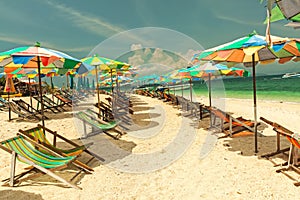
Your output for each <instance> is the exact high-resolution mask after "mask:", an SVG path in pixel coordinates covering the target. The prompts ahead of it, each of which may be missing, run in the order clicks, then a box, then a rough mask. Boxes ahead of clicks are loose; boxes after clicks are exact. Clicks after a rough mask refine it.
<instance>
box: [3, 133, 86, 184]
mask: <svg viewBox="0 0 300 200" xmlns="http://www.w3.org/2000/svg"><path fill="white" fill-rule="evenodd" d="M0 144H1V145H0V148H1V149H3V150H4V151H7V152H8V153H10V154H12V160H11V173H10V178H9V179H8V180H9V185H10V186H14V184H15V183H16V181H18V183H21V182H23V181H25V180H28V179H32V178H33V177H38V176H41V175H43V174H47V175H49V176H51V177H53V178H54V179H56V180H58V181H60V182H62V183H64V184H65V185H67V186H69V187H72V188H76V189H81V188H80V187H78V186H76V185H74V184H72V183H71V182H69V181H67V180H65V179H63V178H62V177H60V176H58V175H56V174H55V173H54V171H58V170H61V169H64V168H66V167H67V165H68V164H69V163H71V162H72V161H73V160H74V159H75V158H76V156H61V155H59V154H55V153H54V152H51V153H53V154H54V155H51V154H50V153H49V154H46V153H44V152H42V151H40V150H38V149H37V148H41V149H43V150H45V151H49V149H47V148H45V147H44V146H43V145H40V144H38V143H35V142H34V141H32V140H28V139H27V138H25V137H23V136H22V135H19V136H16V137H13V138H11V139H8V140H5V141H2V142H0ZM16 159H18V160H19V161H21V162H23V163H26V164H28V165H30V166H32V167H33V168H30V170H29V171H27V172H26V173H21V174H20V175H17V176H15V167H16ZM34 169H37V171H35V172H36V173H34V174H31V175H29V176H28V177H26V178H23V179H21V178H22V177H23V176H24V175H26V174H28V173H29V172H34Z"/></svg>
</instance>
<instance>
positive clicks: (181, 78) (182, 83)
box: [180, 78, 183, 97]
mask: <svg viewBox="0 0 300 200" xmlns="http://www.w3.org/2000/svg"><path fill="white" fill-rule="evenodd" d="M180 80H181V97H183V81H182V78H181V79H180Z"/></svg>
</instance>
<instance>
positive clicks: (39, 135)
mask: <svg viewBox="0 0 300 200" xmlns="http://www.w3.org/2000/svg"><path fill="white" fill-rule="evenodd" d="M19 132H20V133H21V134H22V135H23V136H24V137H25V136H26V137H29V138H30V139H32V140H34V141H36V142H38V143H40V144H42V145H44V146H45V147H47V148H49V149H51V150H52V151H55V152H56V153H59V154H61V155H63V156H79V155H81V154H82V153H83V152H86V153H88V154H90V155H91V156H92V158H91V159H90V160H89V161H88V162H87V163H82V162H81V161H79V160H78V159H76V160H74V161H73V162H74V163H75V164H78V165H80V166H81V167H82V168H83V169H84V170H85V171H86V172H92V171H94V170H93V169H92V168H90V167H89V166H87V164H88V163H90V162H91V161H92V160H93V158H94V157H95V156H94V155H95V154H93V153H91V152H90V151H88V149H87V148H88V147H89V146H91V145H92V144H93V143H88V144H85V145H78V144H76V143H75V142H73V141H71V140H69V139H67V138H65V137H63V136H62V135H60V134H58V133H57V132H56V131H52V130H51V129H49V128H46V127H44V126H42V125H40V124H38V125H37V127H33V128H30V129H27V130H22V129H20V130H19ZM49 134H51V135H52V136H53V142H52V143H51V142H50V141H49V140H48V139H47V138H46V135H49ZM57 139H60V140H62V141H64V142H65V143H67V144H68V145H71V146H72V148H69V149H62V148H58V147H57V146H56V143H57ZM100 159H101V160H103V159H102V158H100Z"/></svg>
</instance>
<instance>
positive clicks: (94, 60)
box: [81, 54, 130, 112]
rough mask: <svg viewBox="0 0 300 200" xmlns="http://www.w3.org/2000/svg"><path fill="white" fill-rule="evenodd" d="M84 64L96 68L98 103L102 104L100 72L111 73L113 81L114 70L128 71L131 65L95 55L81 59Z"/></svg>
mask: <svg viewBox="0 0 300 200" xmlns="http://www.w3.org/2000/svg"><path fill="white" fill-rule="evenodd" d="M81 61H82V62H84V63H86V64H89V65H91V66H94V69H95V74H96V83H97V99H98V102H100V91H99V87H98V83H99V82H98V70H101V72H102V73H105V72H109V73H111V80H112V76H113V75H112V73H113V70H116V69H117V70H121V69H122V70H126V69H128V68H129V67H130V65H129V64H127V63H123V62H120V61H116V60H112V59H109V58H104V57H101V56H98V55H97V54H96V55H93V56H90V57H86V58H82V59H81ZM111 88H112V89H111V90H112V93H113V86H112V87H111ZM99 112H100V108H99Z"/></svg>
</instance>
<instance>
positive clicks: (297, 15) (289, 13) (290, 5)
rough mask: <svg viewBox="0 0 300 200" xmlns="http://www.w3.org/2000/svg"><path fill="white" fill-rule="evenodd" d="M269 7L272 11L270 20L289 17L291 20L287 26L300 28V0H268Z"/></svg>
mask: <svg viewBox="0 0 300 200" xmlns="http://www.w3.org/2000/svg"><path fill="white" fill-rule="evenodd" d="M272 7H273V8H272ZM268 9H269V11H270V22H275V21H279V20H283V19H287V20H289V21H291V22H290V23H288V24H287V26H291V27H294V28H300V1H299V0H280V1H275V0H268Z"/></svg>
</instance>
